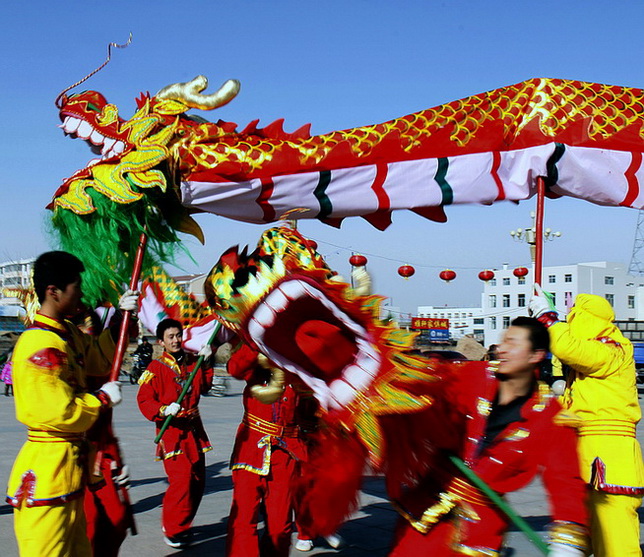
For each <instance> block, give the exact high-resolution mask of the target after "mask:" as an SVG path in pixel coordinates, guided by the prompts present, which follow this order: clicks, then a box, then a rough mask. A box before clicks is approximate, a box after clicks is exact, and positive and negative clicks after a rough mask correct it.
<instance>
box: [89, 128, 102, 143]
mask: <svg viewBox="0 0 644 557" xmlns="http://www.w3.org/2000/svg"><path fill="white" fill-rule="evenodd" d="M104 139H105V138H104V137H103V136H102V135H101V134H100V133H98V132H97V131H96V130H94V131H93V132H92V135H90V136H89V140H90V141H91V142H92V143H93V144H94V145H102V144H103V140H104Z"/></svg>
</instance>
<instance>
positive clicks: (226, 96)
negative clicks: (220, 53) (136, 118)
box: [155, 75, 241, 110]
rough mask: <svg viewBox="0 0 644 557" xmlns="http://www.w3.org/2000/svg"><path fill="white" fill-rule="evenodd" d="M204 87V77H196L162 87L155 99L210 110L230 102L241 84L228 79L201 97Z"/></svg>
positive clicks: (206, 80) (205, 85) (205, 83)
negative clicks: (213, 90)
mask: <svg viewBox="0 0 644 557" xmlns="http://www.w3.org/2000/svg"><path fill="white" fill-rule="evenodd" d="M206 87H208V79H207V78H206V76H205V75H198V76H197V77H195V78H194V79H193V80H192V81H187V82H185V83H173V84H172V85H168V86H167V87H164V88H163V89H161V91H159V92H158V93H157V94H156V95H155V97H157V98H158V99H166V100H173V101H179V102H182V103H183V104H185V105H186V106H188V107H190V108H198V109H200V110H212V109H213V108H219V107H220V106H224V105H225V104H227V103H229V102H230V101H232V100H233V99H234V98H235V97H236V96H237V93H239V89H240V88H241V84H240V83H239V81H237V80H236V79H229V80H228V81H226V83H224V84H223V85H222V86H221V87H220V88H219V89H218V90H217V91H215V92H214V93H211V94H210V95H202V94H201V92H202V91H203V90H204V89H205V88H206Z"/></svg>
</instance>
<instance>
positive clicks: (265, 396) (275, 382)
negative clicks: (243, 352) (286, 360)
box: [250, 354, 285, 404]
mask: <svg viewBox="0 0 644 557" xmlns="http://www.w3.org/2000/svg"><path fill="white" fill-rule="evenodd" d="M257 363H258V364H259V365H260V366H262V367H263V368H266V369H268V370H270V372H271V378H270V379H269V381H268V383H267V384H266V385H253V386H252V387H251V388H250V394H251V395H252V397H253V398H255V399H257V400H259V401H260V402H263V403H264V404H273V402H275V401H276V400H277V399H278V398H279V397H281V396H282V393H283V392H284V388H285V386H284V370H283V369H280V368H278V367H275V366H273V365H271V363H270V362H269V360H268V358H267V357H266V356H264V354H259V355H258V356H257Z"/></svg>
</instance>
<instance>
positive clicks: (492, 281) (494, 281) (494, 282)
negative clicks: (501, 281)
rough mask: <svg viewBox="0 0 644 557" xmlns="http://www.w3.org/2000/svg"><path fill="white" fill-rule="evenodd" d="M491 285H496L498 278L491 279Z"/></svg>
mask: <svg viewBox="0 0 644 557" xmlns="http://www.w3.org/2000/svg"><path fill="white" fill-rule="evenodd" d="M490 286H496V279H495V278H493V279H492V280H491V281H490Z"/></svg>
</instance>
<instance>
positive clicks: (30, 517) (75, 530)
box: [13, 497, 92, 557]
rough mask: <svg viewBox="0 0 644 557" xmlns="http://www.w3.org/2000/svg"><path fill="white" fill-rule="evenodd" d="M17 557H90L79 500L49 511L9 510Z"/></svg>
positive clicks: (50, 508) (46, 509)
mask: <svg viewBox="0 0 644 557" xmlns="http://www.w3.org/2000/svg"><path fill="white" fill-rule="evenodd" d="M13 520H14V530H15V532H16V539H17V541H18V550H19V552H20V557H91V556H92V548H91V546H90V543H89V540H88V539H87V532H86V524H85V513H84V512H83V498H82V497H79V498H78V499H74V500H73V501H69V502H68V503H65V504H64V505H54V506H51V507H31V508H27V507H25V506H22V507H21V508H19V509H14V510H13Z"/></svg>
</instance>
